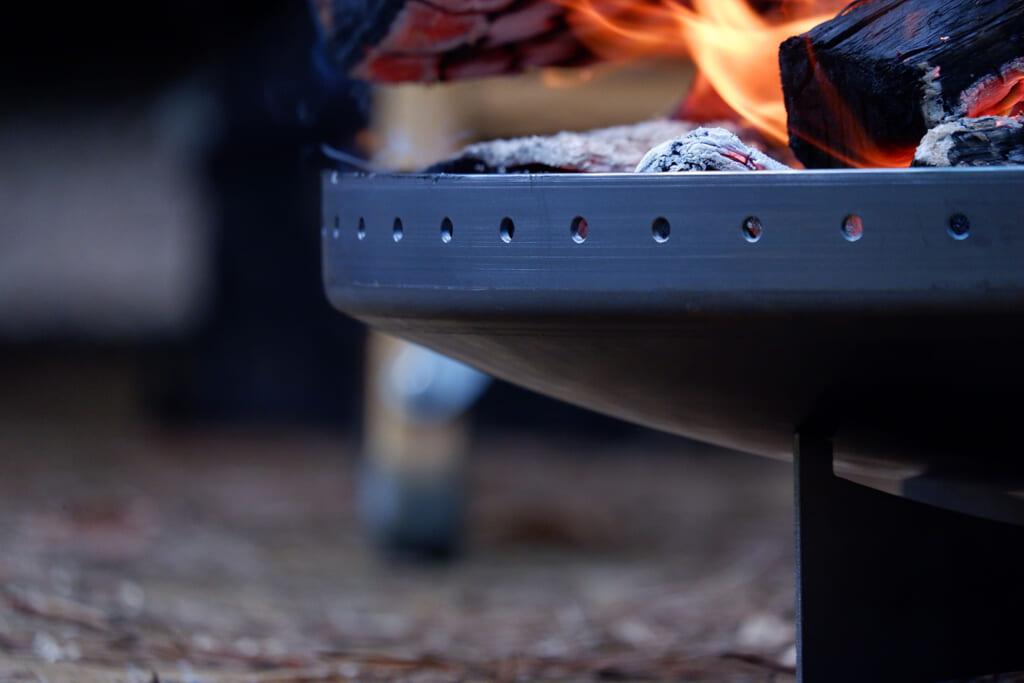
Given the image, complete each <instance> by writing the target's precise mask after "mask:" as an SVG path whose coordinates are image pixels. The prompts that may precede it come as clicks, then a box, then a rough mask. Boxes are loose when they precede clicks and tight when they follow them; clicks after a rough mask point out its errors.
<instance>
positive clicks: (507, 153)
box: [427, 119, 697, 173]
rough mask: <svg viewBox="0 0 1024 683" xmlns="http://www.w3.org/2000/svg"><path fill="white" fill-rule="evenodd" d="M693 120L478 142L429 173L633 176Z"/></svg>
mask: <svg viewBox="0 0 1024 683" xmlns="http://www.w3.org/2000/svg"><path fill="white" fill-rule="evenodd" d="M696 127H697V125H696V124H694V123H690V122H687V121H672V120H668V119H656V120H653V121H645V122H643V123H637V124H632V125H626V126H612V127H611V128H599V129H597V130H592V131H587V132H583V133H571V132H562V133H558V134H557V135H549V136H538V135H533V136H530V137H523V138H513V139H510V140H489V141H487V142H478V143H476V144H473V145H470V146H468V147H466V148H465V149H463V150H462V152H461V153H460V154H459V155H458V156H456V157H454V158H452V159H448V160H445V161H442V162H440V163H438V164H435V165H434V166H432V167H430V168H429V169H427V172H428V173H628V172H630V171H632V170H633V169H634V168H635V167H636V165H637V163H639V161H640V159H641V158H642V157H643V156H644V154H646V153H647V151H648V150H649V149H651V148H652V147H654V146H655V145H657V144H659V143H662V142H664V141H665V140H668V139H670V138H674V137H676V136H679V135H684V134H686V133H689V132H691V131H692V130H693V129H694V128H696Z"/></svg>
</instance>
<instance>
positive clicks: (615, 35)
mask: <svg viewBox="0 0 1024 683" xmlns="http://www.w3.org/2000/svg"><path fill="white" fill-rule="evenodd" d="M557 2H559V3H561V4H562V5H564V6H566V7H569V8H570V9H571V10H573V12H572V14H571V15H570V22H571V23H572V25H573V29H574V31H575V32H576V33H577V35H578V36H579V37H580V40H582V41H583V42H584V43H586V44H587V46H588V47H589V48H590V49H591V50H593V51H594V52H595V53H597V54H598V55H600V56H601V57H603V58H604V59H608V60H618V61H621V60H626V59H632V58H636V57H641V56H656V55H657V56H674V55H679V56H683V55H686V56H689V57H690V58H691V59H693V61H694V63H695V64H696V65H697V68H698V69H699V73H700V74H701V78H702V81H703V83H704V86H705V87H710V88H711V89H712V90H713V91H714V92H715V93H717V94H718V96H719V97H720V98H721V100H722V101H724V102H725V103H726V104H728V105H729V107H731V108H732V109H733V110H734V111H735V112H736V113H738V114H739V115H740V116H741V117H742V118H743V119H745V120H746V121H747V122H749V123H750V124H752V125H753V126H754V127H756V128H757V129H758V130H759V131H760V132H761V133H762V134H763V135H764V136H765V137H766V138H768V139H770V140H773V141H775V142H777V143H780V144H782V145H785V144H786V142H787V140H788V134H787V130H786V108H785V105H784V104H783V100H782V84H781V82H780V79H779V66H778V53H779V44H780V43H781V42H782V41H783V40H785V39H786V38H789V37H790V36H794V35H798V34H800V33H803V32H805V31H808V30H810V29H811V28H812V27H814V26H816V25H817V24H820V23H821V22H823V21H827V20H828V19H831V18H832V17H833V16H835V14H836V12H838V11H839V10H840V9H841V8H842V7H843V6H844V5H845V4H846V3H847V0H782V2H781V3H779V4H778V6H777V7H776V8H775V9H773V10H771V11H770V12H767V13H760V12H758V11H756V10H755V9H754V8H753V7H751V5H750V4H748V3H747V2H746V1H745V0H692V2H690V3H689V4H688V5H683V4H680V2H675V1H673V0H557ZM702 99H707V100H708V101H713V98H702ZM698 113H699V112H697V111H695V110H694V107H693V106H692V102H690V103H688V107H687V114H689V115H691V116H692V115H696V114H698Z"/></svg>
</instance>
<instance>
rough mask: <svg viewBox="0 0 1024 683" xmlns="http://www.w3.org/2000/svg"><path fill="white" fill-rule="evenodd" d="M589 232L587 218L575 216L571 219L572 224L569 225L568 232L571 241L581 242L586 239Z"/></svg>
mask: <svg viewBox="0 0 1024 683" xmlns="http://www.w3.org/2000/svg"><path fill="white" fill-rule="evenodd" d="M589 233H590V224H589V223H587V219H586V218H584V217H583V216H576V218H573V219H572V225H570V226H569V234H570V235H572V241H573V242H575V243H576V244H583V243H584V242H585V241H586V240H587V235H588V234H589Z"/></svg>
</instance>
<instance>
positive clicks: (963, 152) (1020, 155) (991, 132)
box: [913, 116, 1024, 167]
mask: <svg viewBox="0 0 1024 683" xmlns="http://www.w3.org/2000/svg"><path fill="white" fill-rule="evenodd" d="M1018 164H1024V119H1022V118H1020V117H1017V118H1008V117H1005V116H983V117H981V118H976V119H959V120H957V121H950V122H948V123H943V124H940V125H938V126H936V127H935V128H932V129H931V130H930V131H928V133H927V134H926V135H925V136H924V138H923V139H922V140H921V144H920V145H919V146H918V148H917V152H916V153H915V154H914V164H913V165H914V166H939V167H945V166H1015V165H1018Z"/></svg>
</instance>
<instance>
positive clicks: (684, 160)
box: [636, 128, 789, 173]
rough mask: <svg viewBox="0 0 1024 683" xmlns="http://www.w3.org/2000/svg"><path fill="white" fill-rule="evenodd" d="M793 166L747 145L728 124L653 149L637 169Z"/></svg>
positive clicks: (674, 170)
mask: <svg viewBox="0 0 1024 683" xmlns="http://www.w3.org/2000/svg"><path fill="white" fill-rule="evenodd" d="M788 169H789V166H786V165H785V164H782V163H779V162H778V161H776V160H775V159H772V158H771V157H770V156H768V155H767V154H765V153H764V152H762V151H761V150H758V149H754V148H753V147H748V146H747V145H745V144H744V143H743V142H742V141H741V140H740V139H739V138H738V137H736V135H734V134H733V133H731V132H729V131H727V130H725V129H724V128H698V129H697V130H695V131H692V132H690V133H687V134H686V135H682V136H679V137H677V138H674V139H672V140H669V141H667V142H663V143H662V144H660V145H658V146H657V147H655V148H654V149H652V150H651V151H649V152H648V153H647V154H646V155H645V156H644V158H643V159H641V161H640V163H639V164H638V165H637V167H636V172H637V173H678V172H681V171H784V170H788Z"/></svg>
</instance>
